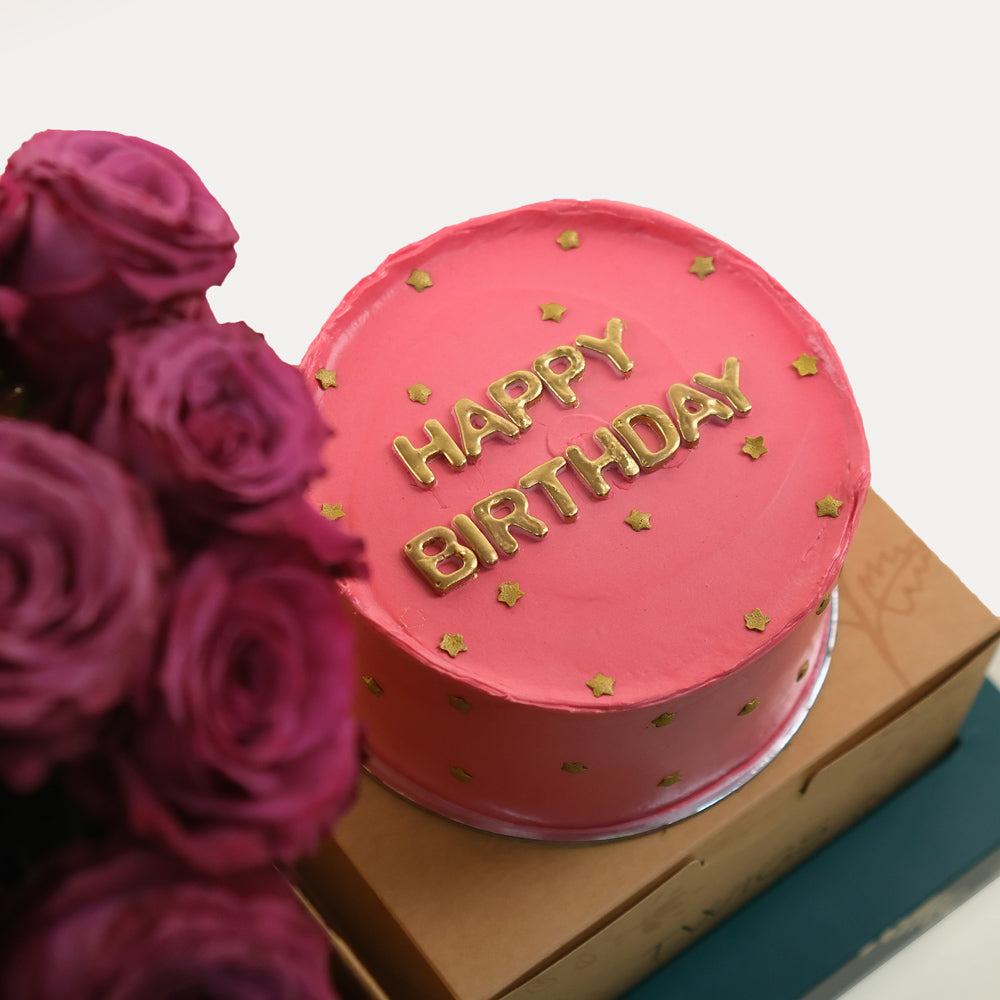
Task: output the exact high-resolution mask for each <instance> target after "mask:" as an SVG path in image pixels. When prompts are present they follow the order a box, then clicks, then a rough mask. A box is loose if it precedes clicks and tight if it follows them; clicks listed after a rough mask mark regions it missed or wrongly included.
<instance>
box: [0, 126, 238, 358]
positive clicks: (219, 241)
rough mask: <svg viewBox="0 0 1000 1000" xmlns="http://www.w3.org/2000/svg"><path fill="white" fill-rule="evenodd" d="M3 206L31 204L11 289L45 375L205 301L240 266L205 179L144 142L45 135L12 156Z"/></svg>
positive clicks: (12, 261)
mask: <svg viewBox="0 0 1000 1000" xmlns="http://www.w3.org/2000/svg"><path fill="white" fill-rule="evenodd" d="M2 199H7V200H8V201H10V202H12V203H13V204H15V205H20V203H21V202H22V201H23V202H25V203H26V204H25V205H24V206H21V207H19V208H18V212H19V214H21V215H22V216H23V218H22V221H21V224H22V225H23V230H24V231H23V232H21V233H20V234H19V236H18V238H17V239H16V241H11V242H13V245H12V247H11V248H9V249H8V251H7V252H6V253H5V254H2V255H0V291H2V290H3V289H4V288H6V289H8V290H10V291H13V292H15V293H17V294H19V295H22V296H24V297H25V298H26V299H27V300H28V303H29V305H28V308H27V310H26V312H25V313H24V315H23V316H22V317H21V319H20V322H18V323H17V324H16V325H15V326H14V328H13V331H12V333H11V335H12V336H15V337H16V338H17V340H18V342H19V346H20V349H21V352H22V354H23V355H24V356H25V357H26V358H27V359H28V360H29V361H30V362H31V363H32V364H33V365H34V366H35V367H36V368H38V367H40V366H42V365H44V364H49V363H52V362H53V361H61V362H63V363H65V362H66V360H67V359H69V358H72V359H73V360H74V361H76V360H78V359H86V360H88V361H90V360H93V358H94V356H95V355H94V352H93V351H92V350H91V348H92V346H93V345H94V344H96V343H100V342H102V341H103V339H104V337H105V336H106V335H107V334H108V332H109V331H110V330H111V329H113V328H114V327H116V326H119V325H121V324H122V323H126V322H133V321H136V320H144V319H148V318H150V317H155V316H157V315H161V314H162V313H163V312H164V310H166V309H170V308H171V307H172V304H173V303H175V302H177V301H178V300H181V299H184V298H185V297H190V296H199V297H200V296H204V293H205V291H206V290H207V289H208V288H210V287H211V286H212V285H216V284H218V283H219V282H220V281H222V279H223V278H224V277H225V276H226V274H227V273H228V272H229V271H230V269H231V268H232V266H233V264H234V262H235V259H236V252H235V249H234V244H235V242H236V239H237V234H236V231H235V230H234V229H233V225H232V223H231V222H230V220H229V217H228V215H226V213H225V212H224V211H223V209H222V208H221V206H220V205H219V204H218V202H216V200H215V199H214V198H213V197H212V196H211V195H210V194H209V192H208V191H207V189H206V188H205V186H204V184H202V182H201V180H200V179H199V178H198V176H197V174H195V172H194V171H193V170H192V169H191V168H190V167H189V166H188V165H187V164H186V163H185V162H184V161H183V160H181V159H180V158H179V157H178V156H177V155H175V154H174V153H172V152H170V150H167V149H164V148H163V147H161V146H157V145H155V144H153V143H151V142H146V141H145V140H142V139H137V138H134V137H132V136H124V135H118V134H116V133H113V132H86V131H66V132H63V131H50V132H40V133H39V134H38V135H36V136H34V137H33V138H31V139H29V140H28V141H27V142H26V143H24V145H23V146H21V148H20V149H19V150H17V152H15V153H14V154H13V156H11V158H10V160H9V162H8V165H7V170H6V173H5V174H4V175H3V177H2V178H0V205H2V203H3V202H2ZM0 211H2V209H0ZM3 239H4V233H3V224H2V223H0V241H2V240H3ZM7 294H8V295H9V291H8V293H7ZM0 302H2V296H0Z"/></svg>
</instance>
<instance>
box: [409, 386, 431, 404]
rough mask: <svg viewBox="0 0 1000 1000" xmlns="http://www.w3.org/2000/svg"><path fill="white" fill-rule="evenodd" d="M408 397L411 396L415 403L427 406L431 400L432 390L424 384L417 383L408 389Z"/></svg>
mask: <svg viewBox="0 0 1000 1000" xmlns="http://www.w3.org/2000/svg"><path fill="white" fill-rule="evenodd" d="M406 395H407V396H409V397H410V399H411V400H413V402H414V403H422V404H423V405H425V406H426V404H427V400H428V399H430V398H431V390H430V389H428V388H427V386H426V385H424V383H423V382H416V383H414V384H413V385H411V386H408V387H407V389H406Z"/></svg>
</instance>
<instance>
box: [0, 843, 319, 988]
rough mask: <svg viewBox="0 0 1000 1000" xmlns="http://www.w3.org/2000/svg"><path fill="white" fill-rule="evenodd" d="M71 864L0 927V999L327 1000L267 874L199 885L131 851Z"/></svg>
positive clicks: (280, 885)
mask: <svg viewBox="0 0 1000 1000" xmlns="http://www.w3.org/2000/svg"><path fill="white" fill-rule="evenodd" d="M74 860H75V862H76V864H75V866H74V867H68V865H67V866H65V867H66V870H64V871H63V872H61V873H60V874H59V875H58V876H55V877H50V879H49V881H50V882H51V885H50V886H49V887H48V891H47V892H45V893H44V894H43V893H42V892H41V891H39V892H37V893H36V896H35V898H33V899H31V900H30V901H29V905H28V907H27V908H26V910H25V911H19V912H18V913H17V914H16V915H15V919H13V920H11V926H10V927H7V928H5V929H4V933H3V935H2V938H0V940H2V944H0V951H2V952H3V954H0V995H2V996H4V997H25V998H27V997H30V998H32V1000H66V998H69V997H72V998H74V1000H184V998H189V997H200V998H204V1000H274V998H277V997H281V998H284V1000H334V993H333V990H332V988H331V986H330V979H329V971H328V962H329V946H328V943H327V941H326V940H325V937H324V934H323V932H322V930H321V928H320V927H319V926H318V924H316V923H315V922H314V921H313V920H312V919H311V918H310V917H309V916H308V915H307V914H306V912H305V910H304V909H303V908H302V906H301V904H300V903H299V902H298V900H297V899H296V898H295V897H294V895H293V894H292V892H291V889H290V888H289V887H288V885H287V884H286V883H285V882H284V881H283V879H282V878H281V876H280V875H278V874H277V873H276V872H275V871H273V870H270V869H265V870H261V871H253V872H246V873H243V874H241V875H240V876H238V877H231V878H228V879H225V880H209V879H205V878H198V877H196V876H193V875H192V874H191V873H190V872H189V871H188V870H186V869H184V868H183V867H182V866H180V865H179V864H177V863H176V862H173V861H171V860H170V859H167V858H164V857H161V856H158V855H155V854H152V853H145V852H142V851H140V850H138V849H131V850H127V851H125V852H123V853H120V854H116V855H110V856H107V857H103V858H100V857H99V858H96V859H91V858H89V857H87V856H86V855H84V856H78V857H76V858H75V859H74ZM84 861H89V862H90V863H89V864H86V865H85V864H83V863H82V862H84Z"/></svg>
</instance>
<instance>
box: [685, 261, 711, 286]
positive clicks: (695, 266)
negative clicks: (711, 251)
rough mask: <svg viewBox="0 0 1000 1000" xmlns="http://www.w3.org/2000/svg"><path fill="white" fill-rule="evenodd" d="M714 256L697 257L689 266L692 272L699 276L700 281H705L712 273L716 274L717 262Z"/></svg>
mask: <svg viewBox="0 0 1000 1000" xmlns="http://www.w3.org/2000/svg"><path fill="white" fill-rule="evenodd" d="M713 260H714V258H712V257H695V259H694V260H693V261H692V262H691V266H690V267H689V268H688V271H690V273H691V274H695V275H697V276H698V280H699V281H704V280H705V279H706V278H707V277H708V276H709V275H710V274H715V264H714V263H712V261H713Z"/></svg>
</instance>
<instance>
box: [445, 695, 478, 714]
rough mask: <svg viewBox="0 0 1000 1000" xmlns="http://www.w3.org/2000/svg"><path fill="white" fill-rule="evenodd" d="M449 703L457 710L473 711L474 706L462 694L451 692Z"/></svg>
mask: <svg viewBox="0 0 1000 1000" xmlns="http://www.w3.org/2000/svg"><path fill="white" fill-rule="evenodd" d="M448 704H449V705H451V707H452V708H453V709H455V711H456V712H471V711H472V706H471V705H470V704H469V703H468V702H467V701H466V700H465V699H464V698H463V697H461V695H457V694H450V695H448Z"/></svg>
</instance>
